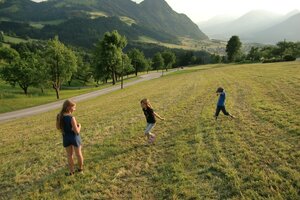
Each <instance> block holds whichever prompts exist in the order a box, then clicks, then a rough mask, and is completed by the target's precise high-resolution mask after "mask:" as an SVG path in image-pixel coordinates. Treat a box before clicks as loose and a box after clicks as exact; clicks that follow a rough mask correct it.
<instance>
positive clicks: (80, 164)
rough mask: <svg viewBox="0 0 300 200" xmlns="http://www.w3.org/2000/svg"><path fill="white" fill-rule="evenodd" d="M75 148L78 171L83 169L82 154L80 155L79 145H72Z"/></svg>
mask: <svg viewBox="0 0 300 200" xmlns="http://www.w3.org/2000/svg"><path fill="white" fill-rule="evenodd" d="M74 149H75V154H76V157H77V161H78V169H79V170H80V171H82V170H83V156H82V152H81V146H79V147H74Z"/></svg>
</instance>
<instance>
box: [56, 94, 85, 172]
mask: <svg viewBox="0 0 300 200" xmlns="http://www.w3.org/2000/svg"><path fill="white" fill-rule="evenodd" d="M75 110H76V104H75V103H74V102H72V101H70V100H66V101H65V102H64V103H63V107H62V109H61V111H60V113H59V114H58V115H57V118H56V128H57V129H58V130H61V132H62V135H63V146H64V147H65V149H66V152H67V157H68V164H69V170H70V172H69V173H67V174H66V175H67V176H71V175H73V174H74V172H75V170H74V159H73V155H74V152H75V154H76V157H77V161H78V169H77V170H76V172H83V156H82V152H81V146H82V145H81V137H80V130H81V124H79V123H77V121H76V119H75V117H74V116H73V115H72V113H73V112H74V111H75Z"/></svg>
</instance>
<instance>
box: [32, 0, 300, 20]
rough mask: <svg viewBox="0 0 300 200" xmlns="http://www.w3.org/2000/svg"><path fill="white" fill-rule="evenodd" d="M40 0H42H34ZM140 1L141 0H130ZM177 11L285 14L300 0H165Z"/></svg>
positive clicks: (197, 15)
mask: <svg viewBox="0 0 300 200" xmlns="http://www.w3.org/2000/svg"><path fill="white" fill-rule="evenodd" d="M35 1H42V0H35ZM132 1H135V2H141V1H142V0H132ZM166 1H167V2H168V4H169V5H170V6H171V7H172V8H173V10H175V11H176V12H179V13H184V14H186V15H187V16H189V17H190V18H191V19H192V20H193V21H194V22H200V21H205V20H208V19H209V18H212V17H214V16H216V15H223V14H228V15H233V16H240V15H242V14H245V13H246V12H248V11H251V10H269V11H272V12H275V13H279V14H286V13H288V12H289V11H292V10H295V9H297V10H300V0H166Z"/></svg>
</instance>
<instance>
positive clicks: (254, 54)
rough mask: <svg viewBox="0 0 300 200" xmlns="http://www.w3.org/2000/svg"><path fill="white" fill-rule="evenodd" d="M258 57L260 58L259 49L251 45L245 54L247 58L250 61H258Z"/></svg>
mask: <svg viewBox="0 0 300 200" xmlns="http://www.w3.org/2000/svg"><path fill="white" fill-rule="evenodd" d="M260 58H261V53H260V51H259V48H258V47H251V49H250V51H249V53H248V55H247V59H248V60H250V61H252V62H258V61H260Z"/></svg>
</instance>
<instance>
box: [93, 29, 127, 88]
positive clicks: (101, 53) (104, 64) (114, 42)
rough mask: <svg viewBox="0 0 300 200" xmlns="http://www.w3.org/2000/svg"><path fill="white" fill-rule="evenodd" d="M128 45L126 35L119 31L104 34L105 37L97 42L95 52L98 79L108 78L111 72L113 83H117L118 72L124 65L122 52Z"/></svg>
mask: <svg viewBox="0 0 300 200" xmlns="http://www.w3.org/2000/svg"><path fill="white" fill-rule="evenodd" d="M126 45H127V39H126V37H125V36H121V35H120V34H119V33H118V31H116V30H114V31H112V32H111V33H110V32H106V33H105V34H104V37H103V39H102V40H101V41H99V42H98V43H97V44H96V49H95V52H94V59H95V67H96V70H95V73H96V76H95V77H96V78H97V79H103V78H104V77H105V78H106V77H107V76H108V75H109V74H110V76H111V79H112V83H113V85H115V84H116V80H117V79H116V78H117V77H116V74H117V71H120V68H121V67H122V54H123V49H124V48H125V46H126Z"/></svg>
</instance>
